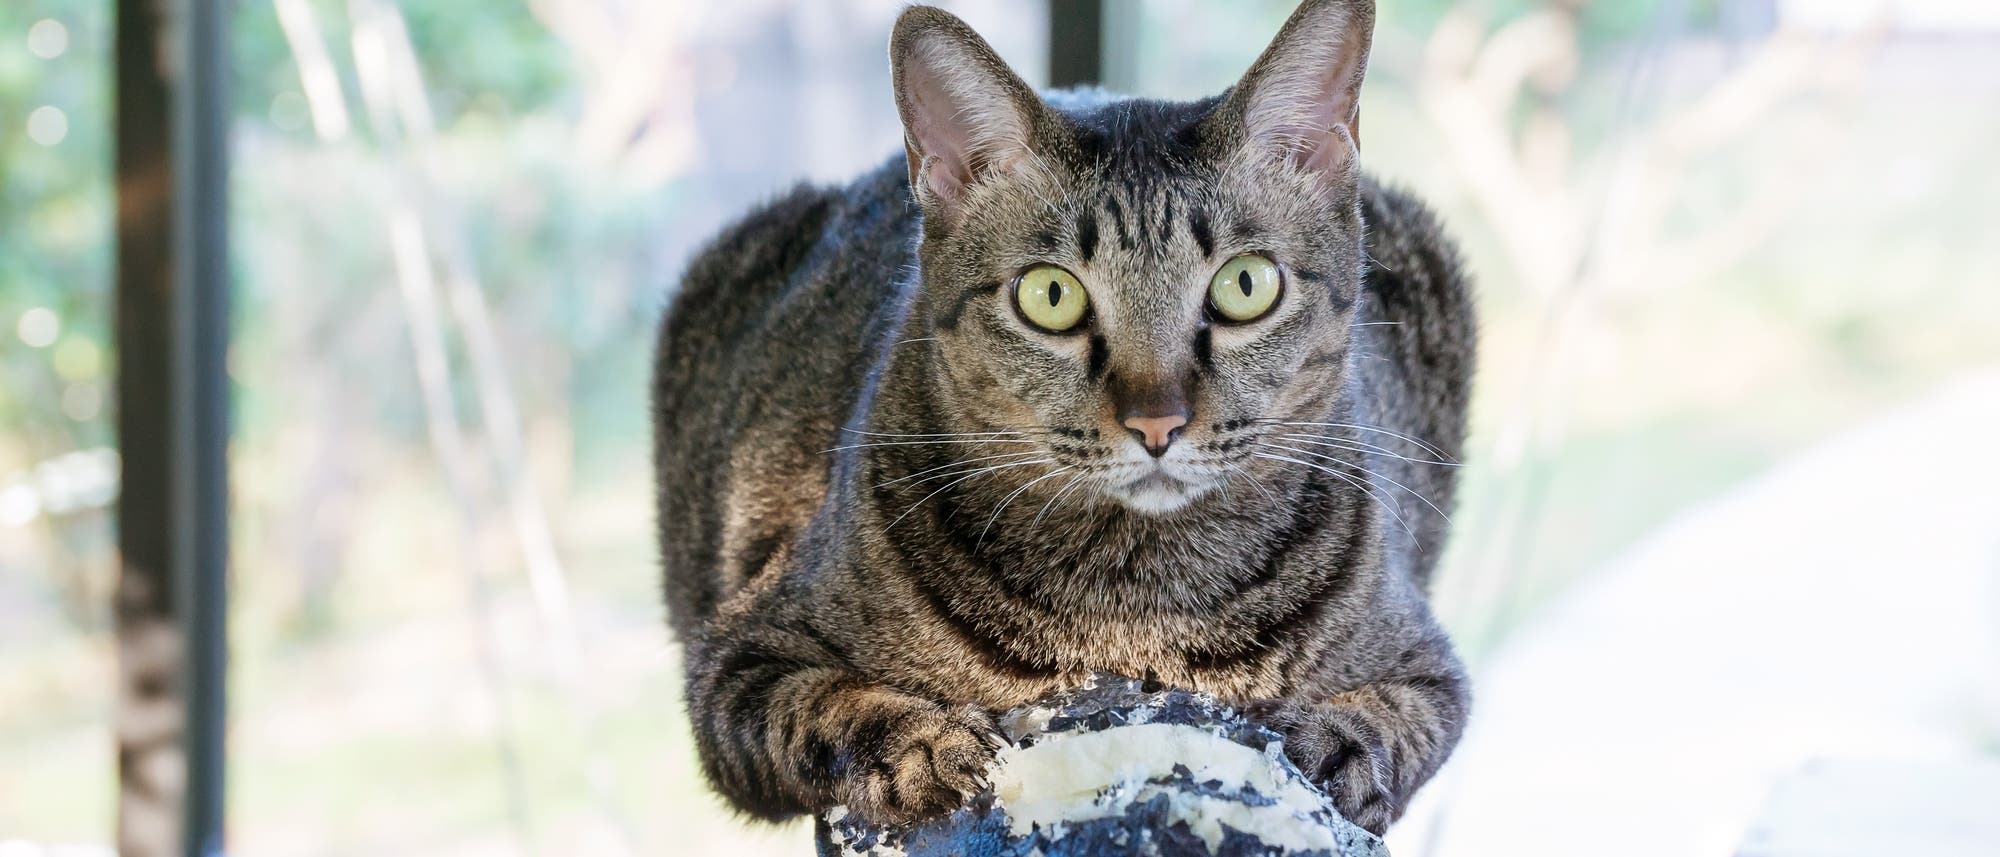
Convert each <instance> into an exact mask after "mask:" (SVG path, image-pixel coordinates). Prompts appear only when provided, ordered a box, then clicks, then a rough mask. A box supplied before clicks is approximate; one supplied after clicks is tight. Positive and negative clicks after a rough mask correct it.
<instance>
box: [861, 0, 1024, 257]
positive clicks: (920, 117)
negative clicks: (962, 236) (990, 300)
mask: <svg viewBox="0 0 2000 857" xmlns="http://www.w3.org/2000/svg"><path fill="white" fill-rule="evenodd" d="M889 64H890V68H891V69H892V73H893V75H894V78H895V85H896V110H897V111H898V112H899V113H901V114H902V117H903V145H904V147H905V148H906V149H907V150H908V153H909V161H910V189H911V191H912V192H913V193H915V194H916V197H917V202H918V203H919V205H921V206H922V207H923V209H924V211H925V212H926V213H936V214H941V215H943V216H944V219H945V220H946V221H947V222H954V223H955V222H956V221H957V220H958V218H959V211H960V206H961V204H962V203H963V202H964V199H965V196H966V193H967V192H968V191H969V190H970V189H971V188H972V187H973V186H974V185H976V184H978V183H980V182H981V181H983V180H985V179H988V178H991V177H995V176H998V175H1004V174H1007V173H1026V172H1029V171H1032V170H1034V169H1036V166H1037V164H1038V160H1037V158H1036V157H1035V153H1034V151H1033V149H1032V144H1033V142H1034V140H1035V138H1036V136H1037V128H1038V126H1039V125H1041V124H1042V123H1045V122H1047V121H1049V115H1048V114H1049V111H1048V108H1047V107H1046V106H1045V105H1043V104H1042V100H1041V98H1040V97H1039V96H1037V95H1035V91H1034V90H1033V89H1032V88H1030V87H1029V86H1028V84H1027V83H1026V82H1025V81H1023V80H1021V78H1020V76H1019V75H1016V74H1015V73H1014V71H1013V69H1010V68H1008V67H1007V63H1006V62H1005V61H1003V60H1001V59H1000V55H999V54H996V53H994V52H993V48H992V46H990V45H988V44H987V43H986V40H985V39H982V38H980V37H979V34H978V33H975V32H973V30H972V28H971V27H969V26H966V24H965V22H964V21H961V20H959V19H958V18H957V17H954V16H953V15H952V14H951V13H949V12H946V11H944V10H942V9H935V8H932V7H929V6H912V7H910V8H908V9H905V10H903V14H902V16H901V17H898V18H897V19H896V30H895V34H894V35H892V36H891V37H890V39H889Z"/></svg>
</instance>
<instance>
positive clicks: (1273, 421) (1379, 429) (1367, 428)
mask: <svg viewBox="0 0 2000 857" xmlns="http://www.w3.org/2000/svg"><path fill="white" fill-rule="evenodd" d="M1259 421H1260V422H1265V423H1270V424H1274V425H1281V426H1328V427H1332V428H1347V429H1354V430H1356V431H1367V432H1374V433H1376V434H1385V435H1388V436H1390V437H1393V438H1395V439H1397V440H1401V441H1407V442H1409V443H1414V444H1416V445H1417V446H1420V447H1423V449H1424V451H1426V452H1429V453H1431V454H1432V455H1435V456H1437V457H1439V458H1442V459H1445V460H1447V461H1457V460H1458V459H1457V458H1456V457H1454V456H1452V454H1451V453H1448V452H1445V451H1444V450H1442V449H1439V448H1437V447H1435V446H1432V445H1431V444H1429V443H1427V442H1425V441H1422V440H1419V439H1417V438H1414V437H1411V436H1409V435H1406V434H1403V433H1402V432H1397V431H1391V430H1389V429H1385V428H1383V427H1381V426H1368V425H1361V424H1360V423H1314V422H1299V421H1296V420H1280V419H1270V418H1266V419H1262V420H1259ZM1355 442H1356V443H1359V442H1360V441H1355Z"/></svg>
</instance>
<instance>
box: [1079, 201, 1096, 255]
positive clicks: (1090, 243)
mask: <svg viewBox="0 0 2000 857" xmlns="http://www.w3.org/2000/svg"><path fill="white" fill-rule="evenodd" d="M1076 255H1077V258H1079V259H1081V260H1082V261H1083V263H1084V264H1086V265H1088V264H1090V260H1091V259H1092V258H1094V257H1095V256H1096V255H1097V212H1095V211H1093V210H1091V209H1088V208H1086V209H1084V210H1082V211H1079V212H1077V215H1076Z"/></svg>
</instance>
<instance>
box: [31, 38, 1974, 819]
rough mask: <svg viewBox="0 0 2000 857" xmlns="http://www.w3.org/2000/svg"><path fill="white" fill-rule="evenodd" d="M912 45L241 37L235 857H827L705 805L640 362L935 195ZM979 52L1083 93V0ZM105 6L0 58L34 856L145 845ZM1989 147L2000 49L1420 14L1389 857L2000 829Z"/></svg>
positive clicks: (1392, 75) (1132, 68) (1399, 139)
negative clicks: (876, 170) (1460, 460)
mask: <svg viewBox="0 0 2000 857" xmlns="http://www.w3.org/2000/svg"><path fill="white" fill-rule="evenodd" d="M901 5H902V4H901V3H900V2H897V0H843V2H811V3H807V2H780V0H739V2H734V3H727V4H721V3H707V2H695V0H653V1H652V2H629V0H425V2H394V0H239V2H237V3H235V4H234V17H233V21H232V24H231V29H230V31H229V33H230V39H231V42H232V44H231V48H232V50H233V54H234V56H233V69H232V70H231V78H230V80H231V86H232V87H233V89H232V94H231V111H232V112H231V116H230V130H231V133H232V134H233V158H234V165H233V175H232V178H231V185H230V207H231V211H232V214H233V225H232V227H231V233H230V238H231V242H232V245H233V249H232V255H231V270H232V273H233V283H234V288H235V303H234V309H233V316H232V318H233V324H234V328H235V329H234V333H233V338H232V341H231V343H230V346H229V352H228V374H229V378H230V381H231V383H232V385H233V387H232V392H233V396H234V411H233V414H234V417H233V418H234V434H233V437H232V439H231V445H230V456H231V465H230V467H231V479H232V481H233V486H232V490H233V499H232V500H231V507H230V511H231V515H232V522H231V527H232V532H231V539H232V541H231V557H232V558H231V563H232V570H231V575H232V576H231V578H230V585H231V597H232V604H231V608H230V609H231V615H230V619H229V630H230V635H231V637H232V642H231V652H232V660H231V663H230V679H229V691H230V697H231V698H230V708H229V712H230V732H229V740H230V743H229V756H228V774H229V783H230V791H229V797H228V813H229V821H228V831H229V842H230V847H231V849H232V850H234V851H238V852H240V853H244V854H258V855H302V857H303V855H347V854H363V853H369V854H432V855H439V854H523V855H527V854H580V853H593V854H702V853H723V852H725V850H726V851H727V853H733V854H739V855H750V854H773V855H780V854H789V855H799V854H805V853H808V849H809V846H808V835H807V832H806V829H805V828H803V827H801V826H798V825H793V826H788V827H775V828H774V827H768V826H758V825H751V824H748V823H746V822H742V821H740V820H738V819H735V818H733V817H731V815H730V814H729V813H728V812H727V811H726V810H724V809H723V808H722V805H721V804H720V802H719V801H718V800H717V799H716V798H714V797H713V796H711V795H710V794H709V793H708V792H707V791H706V789H705V787H704V786H703V784H702V783H701V781H700V779H699V776H698V773H697V771H696V768H695V763H694V760H693V755H692V749H691V746H690V742H691V738H690V735H689V733H688V728H687V725H686V721H685V718H684V716H683V712H682V707H681V700H680V696H679V674H678V665H677V659H678V652H677V650H676V648H675V646H674V645H673V644H672V642H671V641H670V640H669V638H668V634H667V632H666V629H665V627H664V624H663V617H662V608H661V606H660V601H659V598H658V595H657V591H658V583H657V580H656V574H657V565H656V561H655V547H654V545H653V528H652V501H651V496H650V495H651V476H650V473H649V470H650V466H649V457H650V452H649V446H648V444H649V438H648V424H647V411H646V398H647V371H648V360H649V357H650V351H651V348H652V340H653V332H654V326H655V324H656V322H657V319H658V315H659V312H660V309H661V307H662V306H663V303H664V301H665V300H666V298H667V297H668V296H669V295H670V294H671V292H672V290H673V288H674V283H675V279H676V276H677V273H678V271H679V269H680V268H681V266H682V265H683V264H684V262H685V260H686V259H687V258H688V256H689V255H690V253H691V252H692V251H693V250H694V249H695V248H696V247H697V246H698V245H699V244H700V243H701V242H702V241H703V240H704V239H705V238H706V237H707V236H708V235H710V234H711V233H713V232H714V231H715V230H716V229H717V228H718V227H719V226H720V225H721V224H722V223H724V222H725V221H726V220H728V219H729V218H730V217H731V216H733V215H734V214H736V213H739V212H741V211H742V210H743V209H744V208H745V207H746V206H749V205H751V204H754V203H756V202H758V201H759V200H762V199H766V198H769V197H770V196H772V195H773V194H774V193H776V192H778V191H780V190H782V189H783V188H785V187H787V186H789V185H790V184H791V183H793V182H796V181H799V180H813V181H839V180H841V179H843V178H844V177H847V176H850V175H852V174H854V173H856V172H857V171H860V170H862V169H865V168H867V167H869V166H871V165H874V164H877V163H879V162H880V161H882V160H883V159H884V158H886V157H887V156H888V155H889V154H890V153H892V152H894V151H896V150H897V145H898V143H899V142H900V136H899V135H900V129H899V127H898V125H897V121H896V115H895V111H894V107H893V104H892V102H891V100H890V92H889V83H888V68H887V62H886V59H885V55H884V48H883V46H884V43H885V39H886V36H887V32H888V28H889V25H890V22H891V21H892V20H893V18H894V16H895V14H896V13H897V11H898V10H899V8H900V6H901ZM941 5H944V6H946V7H947V8H950V9H951V10H952V11H954V12H956V13H958V14H959V15H961V16H962V17H964V18H966V19H967V20H968V21H969V22H971V23H972V24H973V26H974V27H975V28H977V29H978V30H979V31H980V32H981V33H983V34H984V35H985V36H986V37H987V38H988V39H989V40H991V41H992V42H993V43H994V45H995V46H996V47H997V48H998V50H999V51H1000V52H1001V54H1002V55H1004V56H1005V57H1007V58H1008V59H1009V61H1011V62H1012V63H1013V64H1014V65H1015V67H1016V68H1017V69H1019V70H1020V71H1021V72H1022V74H1023V76H1024V77H1026V78H1027V79H1028V80H1029V81H1030V82H1032V83H1035V84H1037V85H1043V84H1046V83H1047V82H1048V81H1049V74H1050V44H1051V31H1052V29H1054V30H1056V31H1057V32H1058V33H1060V32H1061V27H1062V26H1064V25H1065V22H1066V21H1067V20H1069V18H1068V17H1066V16H1067V15H1068V12H1066V11H1065V10H1064V8H1063V7H1064V5H1065V3H1064V2H1063V0H1056V2H1055V3H1054V7H1055V9H1054V12H1053V13H1052V12H1051V7H1050V5H1048V4H1044V3H1039V2H1021V1H1020V0H1013V2H1003V0H966V2H946V3H943V4H941ZM1092 5H1093V6H1095V5H1096V4H1092ZM1291 6H1292V4H1291V3H1290V2H1287V0H1256V2H1248V3H1230V4H1227V5H1226V7H1225V4H1221V3H1214V2H1197V0H1123V2H1121V1H1120V0H1111V1H1110V2H1107V3H1104V4H1103V18H1102V20H1101V24H1102V28H1103V42H1102V46H1103V51H1102V56H1101V63H1100V66H1101V71H1100V75H1101V77H1102V79H1103V81H1104V83H1105V84H1106V85H1107V86H1109V87H1110V88H1113V89H1116V90H1121V91H1127V92H1132V93H1137V94H1144V95H1148V96H1156V97H1168V98H1188V97H1195V96H1200V95H1205V94H1209V93H1213V92H1216V91H1219V90H1220V89H1222V88H1223V87H1225V86H1228V85H1229V84H1230V83H1232V82H1233V81H1234V80H1235V78H1236V77H1237V76H1238V75H1239V74H1240V73H1241V72H1242V70H1243V69H1244V68H1245V67H1247V65H1248V63H1249V62H1250V61H1251V59H1252V58H1253V57H1254V56H1255V55H1256V53H1257V52H1258V51H1260V50H1261V49H1262V48H1263V46H1264V45H1265V44H1266V42H1267V41H1268V39H1269V38H1270V36H1271V35H1272V34H1273V33H1274V32H1275V31H1276V29H1277V27H1278V25H1279V23H1280V22H1282V20H1283V19H1284V17H1285V16H1286V15H1287V14H1288V13H1289V12H1290V9H1291ZM1072 11H1073V10H1072ZM112 12H113V10H112V8H111V5H110V4H109V3H102V2H77V0H9V2H7V3H5V4H4V5H0V355H4V359H0V378H4V383H0V854H5V855H7V857H25V855H32V854H43V853H50V854H89V853H100V854H101V853H109V849H110V847H111V846H110V843H111V842H112V841H113V839H112V833H111V831H112V829H113V819H114V815H115V813H116V809H117V782H116V773H117V768H116V759H115V757H116V753H117V746H116V744H115V742H114V739H113V729H112V724H113V722H114V707H115V705H114V703H115V688H116V681H115V648H114V641H113V635H112V622H111V615H110V608H109V604H110V593H111V592H112V588H113V584H114V581H115V578H116V575H117V570H118V554H117V547H116V540H115V535H114V534H115V530H114V522H113V520H112V517H111V504H112V503H113V501H114V498H115V497H116V496H117V493H118V491H119V472H120V467H119V456H118V453H117V451H116V448H115V438H114V436H113V434H114V433H113V430H112V426H113V422H112V420H113V414H112V412H111V409H112V406H113V404H114V403H113V401H112V395H111V394H112V389H113V388H112V378H113V373H114V372H115V371H116V368H117V365H118V357H119V355H117V354H116V353H114V349H113V347H112V341H111V337H110V330H111V328H110V322H111V318H112V303H111V302H112V296H113V292H112V288H111V283H112V275H113V244H112V235H113V225H114V224H113V203H114V188H113V182H112V159H111V152H112V145H113V133H114V128H113V125H112V113H111V106H112V104H113V92H112V67H113V66H112V59H113V53H112V44H113V42H112V39H113V14H112ZM1996 105H2000V5H1996V4H1993V3H1990V2H1985V0H1657V2H1646V1H1645V0H1466V2H1447V0H1398V2H1391V3H1385V4H1384V8H1383V9H1382V10H1381V21H1380V26H1379V29H1378V32H1377V35H1376V41H1375V51H1374V58H1373V64H1372V67H1371V73H1370V77H1369V84H1368V87H1367V90H1366V95H1365V98H1364V105H1363V112H1364V114H1365V116H1366V123H1365V127H1366V129H1367V135H1366V138H1365V140H1364V160H1365V161H1366V162H1367V163H1368V164H1369V165H1370V166H1371V168H1372V169H1373V170H1374V171H1375V172H1376V173H1377V174H1379V175H1381V176H1384V177H1386V178H1388V179H1390V180H1391V181H1393V182H1395V183H1398V184H1402V185H1405V186H1408V187H1410V188H1413V189H1415V190H1416V191H1418V192H1419V193H1420V194H1422V195H1423V196H1424V197H1425V198H1427V199H1428V200H1430V201H1431V202H1432V203H1433V204H1434V205H1435V206H1436V207H1437V208H1438V209H1439V210H1440V211H1441V212H1442V213H1443V215H1444V218H1445V220H1446V221H1447V222H1448V223H1449V224H1450V225H1451V227H1452V228H1453V229H1454V230H1455V232H1456V233H1457V235H1458V236H1459V237H1460V239H1461V241H1462V242H1463V247H1464V251H1465V258H1466V260H1467V264H1468V266H1469V268H1470V269H1471V270H1472V272H1473V273H1474V275H1475V277H1476V280H1477V283H1478V288H1479V301H1480V305H1481V310H1482V313H1483V315H1484V319H1483V323H1484V330H1483V335H1482V340H1481V349H1482V356H1481V378H1480V380H1479V386H1478V389H1479V395H1478V400H1477V403H1476V409H1475V415H1474V427H1475V431H1474V437H1473V440H1472V442H1471V445H1470V447H1469V449H1468V451H1467V455H1466V459H1467V461H1468V462H1469V468H1468V471H1467V481H1466V482H1465V485H1464V492H1463V494H1462V497H1461V501H1460V504H1459V508H1458V510H1457V512H1456V514H1455V516H1454V517H1455V524H1456V528H1457V530H1456V542H1455V545H1454V548H1453V550H1452V552H1451V553H1450V554H1449V555H1448V556H1447V558H1446V569H1445V572H1444V573H1443V575H1442V577H1441V579H1440V581H1439V584H1438V592H1437V599H1438V604H1439V610H1440V611H1441V612H1442V614H1443V615H1444V617H1445V618H1446V620H1447V622H1448V624H1449V625H1450V626H1451V628H1452V630H1453V631H1454V634H1455V635H1456V637H1457V639H1458V640H1459V643H1460V646H1461V649H1462V651H1463V652H1464V653H1465V655H1466V657H1467V658H1468V660H1469V661H1470V662H1471V664H1472V665H1473V667H1474V670H1475V673H1476V676H1477V680H1478V686H1479V702H1478V705H1477V706H1476V709H1475V711H1476V713H1475V715H1474V718H1473V722H1472V728H1471V732H1470V733H1469V735H1468V738H1467V741H1466V744H1465V745H1464V746H1463V747H1462V748H1461V750H1460V752H1459V754H1458V756H1457V757H1456V758H1455V759H1454V761H1453V763H1452V765H1451V766H1450V767H1449V768H1448V769H1447V771H1446V772H1445V774H1444V775H1443V776H1441V777H1440V779H1439V780H1438V781H1437V782H1436V783H1435V784H1434V785H1433V786H1431V787H1430V788H1429V789H1428V790H1427V791H1426V792H1425V794H1424V795H1423V798H1422V800H1421V801H1420V805H1419V806H1418V807H1417V808H1416V809H1415V810H1414V811H1413V813H1412V816H1411V817H1410V818H1409V819H1408V820H1406V821H1405V822H1404V823H1403V824H1402V825H1401V826H1400V827H1399V828H1398V829H1397V831H1396V832H1395V834H1394V835H1393V836H1392V838H1391V845H1392V847H1393V848H1394V849H1395V851H1396V853H1397V854H1398V855H1401V856H1402V857H1408V855H1423V854H1499V853H1534V854H1548V853H1576V854H1601V853H1621V854H1650V853H1660V854H1714V855H1723V854H1730V853H1745V854H1749V853H1759V854H1762V853H1770V854H1781V853H1808V852H1807V851H1798V850H1786V848H1787V847H1791V846H1790V845H1788V843H1793V842H1794V837H1796V836H1797V835H1798V833H1797V831H1798V830H1799V829H1800V828H1801V827H1807V828H1813V829H1816V830H1819V831H1821V832H1825V831H1826V830H1827V829H1828V823H1827V822H1826V819H1834V818H1848V819H1850V820H1851V819H1852V818H1853V817H1854V816H1853V815H1852V814H1851V813H1850V812H1849V810H1856V809H1859V810H1869V811H1872V814H1871V813H1870V812H1864V813H1863V815H1868V816H1869V817H1871V818H1872V817H1875V816H1881V817H1897V816H1898V812H1902V813H1903V814H1905V815H1912V814H1913V815H1912V817H1917V818H1921V817H1923V816H1922V813H1923V812H1924V811H1926V810H1929V809H1934V808H1935V807H1937V806H1938V805H1939V801H1941V800H1942V801H1944V802H1946V803H1948V802H1949V798H1936V799H1934V798H1933V797H1930V796H1928V795H1930V794H1931V792H1932V791H1935V792H1938V793H1945V792H1949V793H1953V794H1959V795H1961V799H1962V800H1964V799H1974V798H1986V797H1992V798H2000V778H1995V777H1994V776H1993V773H1992V771H1993V768H1992V767H1991V766H1992V765H1993V764H1994V762H1993V759H1994V758H1995V757H1996V756H2000V621H1997V620H1996V617H2000V464H1996V463H1995V461H1994V457H1993V447H1994V441H1995V439H1996V438H2000V171H1996V170H1994V169H1993V168H1992V161H1993V158H1994V154H1995V152H2000V110H1996ZM1855 783H1864V784H1867V785H1866V787H1865V788H1864V787H1862V786H1858V785H1854V784H1855ZM1885 783H1888V784H1897V783H1901V784H1903V785H1902V786H1894V785H1890V786H1885V785H1884V784H1885ZM1843 784H1847V785H1843ZM1941 784H1952V785H1951V786H1950V787H1949V788H1945V787H1944V786H1943V785H1941ZM1927 790H1928V791H1927ZM1864 792H1865V793H1867V794H1868V798H1867V799H1866V801H1865V802H1864V803H1862V804H1860V805H1853V804H1852V803H1851V801H1853V800H1855V799H1856V796H1857V795H1858V794H1861V793H1864ZM1885 794H1886V796H1885ZM1897 796H1901V797H1900V798H1899V797H1897ZM1898 800H1902V803H1898V802H1897V801H1898ZM1991 805H1992V804H1991V802H1990V801H1989V802H1987V803H1986V806H1988V807H1989V808H1990V806H1991ZM1897 807H1901V810H1898V809H1896V808H1897ZM1982 815H1983V813H1972V814H1963V813H1962V814H1961V815H1960V816H1954V817H1955V818H1958V819H1959V820H1958V821H1956V822H1952V823H1951V824H1947V825H1945V827H1947V828H1949V827H1951V825H1952V824H1955V825H1957V826H1958V827H1959V828H1963V829H1966V830H1971V829H1975V828H1978V825H1980V824H1982V823H1988V824H1990V822H1982V821H1981V820H1980V818H1981V816H1982ZM1798 817H1805V818H1807V819H1809V820H1810V821H1809V822H1807V823H1805V824H1803V825H1801V824H1800V823H1799V822H1797V821H1795V820H1794V819H1795V818H1798ZM1911 823H1912V824H1916V823H1918V822H1911ZM1881 829H1884V828H1882V827H1881V826H1880V825H1876V826H1874V827H1869V828H1867V829H1866V830H1863V831H1861V833H1859V834H1855V835H1857V836H1864V837H1865V835H1866V834H1867V833H1868V832H1869V831H1871V830H1872V831H1878V832H1879V831H1880V830H1881ZM1922 829H1925V830H1929V831H1931V832H1934V833H1935V832H1937V831H1938V830H1939V827H1938V825H1937V824H1934V823H1930V822H1922ZM1983 829H1984V830H1986V831H1987V832H1988V833H1989V834H1990V833H1992V828H1991V827H1990V826H1988V827H1986V828H1983ZM1945 832H1947V833H1949V832H1950V830H1946V831H1945ZM1849 841H1850V842H1851V841H1856V840H1854V839H1852V838H1851V837H1850V839H1849ZM1986 841H1987V842H1989V843H1990V842H1992V841H1994V840H1986ZM1759 849H1764V850H1759ZM1810 853H1832V852H1821V851H1812V852H1810ZM1842 853H1844V852H1842ZM1905 853H1918V852H1917V851H1907V852H1905ZM1930 853H1943V852H1930ZM1967 853H1971V852H1967Z"/></svg>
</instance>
